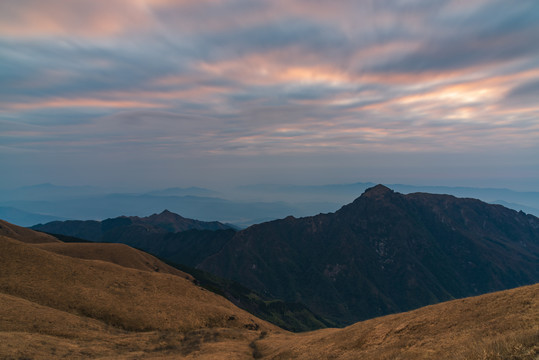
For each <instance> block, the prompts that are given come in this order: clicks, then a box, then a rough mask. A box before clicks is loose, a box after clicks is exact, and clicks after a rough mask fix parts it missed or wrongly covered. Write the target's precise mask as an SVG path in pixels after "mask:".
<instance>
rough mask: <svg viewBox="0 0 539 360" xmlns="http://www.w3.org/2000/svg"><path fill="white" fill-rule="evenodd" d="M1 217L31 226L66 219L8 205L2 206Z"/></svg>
mask: <svg viewBox="0 0 539 360" xmlns="http://www.w3.org/2000/svg"><path fill="white" fill-rule="evenodd" d="M0 219H5V220H6V221H9V222H10V223H13V224H17V225H19V226H31V225H35V224H39V223H46V222H50V221H56V220H65V219H64V218H61V217H58V216H51V215H44V214H36V213H31V212H28V211H23V210H19V209H17V208H14V207H7V206H0Z"/></svg>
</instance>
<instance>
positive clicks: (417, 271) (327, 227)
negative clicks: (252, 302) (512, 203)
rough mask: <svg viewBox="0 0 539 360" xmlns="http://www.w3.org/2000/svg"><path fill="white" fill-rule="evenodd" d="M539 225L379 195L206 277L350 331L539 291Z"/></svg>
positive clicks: (213, 260) (438, 200)
mask: <svg viewBox="0 0 539 360" xmlns="http://www.w3.org/2000/svg"><path fill="white" fill-rule="evenodd" d="M538 263H539V219H538V218H537V217H534V216H532V215H526V214H524V213H522V212H520V213H519V212H516V211H514V210H510V209H507V208H504V207H503V206H500V205H489V204H486V203H484V202H481V201H479V200H475V199H464V198H455V197H454V196H450V195H434V194H426V193H413V194H408V195H402V194H400V193H396V192H394V191H392V190H390V189H389V188H387V187H385V186H382V185H378V186H375V187H372V188H370V189H368V190H366V191H365V192H364V193H363V195H362V196H361V197H359V198H358V199H356V200H355V201H354V202H353V203H351V204H349V205H346V206H344V207H342V208H341V209H340V210H338V211H337V212H335V213H330V214H320V215H317V216H313V217H305V218H299V219H297V218H294V217H287V218H285V219H282V220H276V221H271V222H267V223H263V224H258V225H253V226H251V227H249V228H247V229H245V230H242V231H240V232H238V233H236V234H235V235H234V237H233V238H232V239H231V240H230V241H228V242H227V243H226V244H225V245H224V247H223V249H222V250H221V251H219V252H218V253H216V254H215V255H212V256H210V257H208V258H207V259H205V260H204V261H202V262H201V263H200V264H198V265H197V267H198V268H200V269H203V270H206V271H209V272H211V273H214V274H217V275H219V276H223V277H226V278H230V279H234V280H236V281H239V282H240V283H242V284H243V285H245V286H247V287H249V288H252V289H254V290H256V291H259V292H262V293H264V294H267V295H268V296H271V297H276V298H280V299H283V300H285V301H297V302H302V303H305V304H306V305H307V306H308V307H309V308H310V309H312V310H313V311H315V312H316V313H319V314H321V315H323V316H325V317H326V318H329V319H331V320H333V321H336V322H338V323H341V324H350V323H352V322H355V321H358V320H362V319H366V318H371V317H375V316H379V315H383V314H388V313H393V312H400V311H406V310H410V309H413V308H417V307H420V306H424V305H427V304H433V303H437V302H440V301H445V300H449V299H453V298H461V297H466V296H471V295H477V294H482V293H487V292H491V291H496V290H502V289H507V288H511V287H516V286H520V285H524V284H532V283H535V282H537V281H539V269H538V267H537V264H538Z"/></svg>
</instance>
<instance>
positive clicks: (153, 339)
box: [0, 223, 539, 359]
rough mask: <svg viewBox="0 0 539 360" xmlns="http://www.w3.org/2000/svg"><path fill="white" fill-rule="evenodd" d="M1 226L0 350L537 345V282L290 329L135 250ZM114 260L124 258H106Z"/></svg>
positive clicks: (334, 354) (77, 352) (27, 353)
mask: <svg viewBox="0 0 539 360" xmlns="http://www.w3.org/2000/svg"><path fill="white" fill-rule="evenodd" d="M2 229H3V231H4V232H3V233H2V234H1V235H0V358H5V359H26V358H31V359H50V358H97V359H112V358H114V359H133V358H148V359H149V358H152V359H178V358H183V359H253V358H254V359H328V358H336V359H357V358H361V359H390V358H401V359H488V358H492V359H505V358H507V359H509V358H512V359H534V358H535V357H536V356H537V354H538V351H539V347H538V345H537V344H538V343H539V342H538V341H537V340H538V339H539V312H537V309H538V308H539V285H533V286H528V287H522V288H518V289H513V290H509V291H504V292H499V293H492V294H488V295H483V296H479V297H474V298H467V299H461V300H455V301H451V302H447V303H442V304H437V305H433V306H429V307H426V308H422V309H418V310H415V311H412V312H408V313H401V314H395V315H389V316H386V317H381V318H376V319H371V320H368V321H365V322H361V323H357V324H354V325H352V326H349V327H347V328H344V329H324V330H318V331H314V332H308V333H302V334H293V333H289V332H286V331H282V330H280V329H278V328H276V327H274V326H272V325H270V324H268V323H266V322H264V321H263V320H260V319H257V318H256V317H254V316H252V315H250V314H248V313H246V312H244V311H242V310H241V309H239V308H237V307H235V306H234V305H233V304H231V303H230V302H228V301H227V300H226V299H224V298H223V297H220V296H218V295H215V294H213V293H211V292H209V291H206V290H204V289H201V288H200V287H198V286H196V285H195V284H193V282H192V280H191V279H189V278H186V276H185V274H182V273H181V272H178V273H176V274H173V273H166V271H167V270H166V269H167V268H166V266H165V265H164V264H160V263H159V260H157V259H155V258H153V259H152V257H151V256H149V255H144V254H142V253H140V251H138V250H134V249H128V248H127V247H123V246H116V245H114V244H113V246H103V249H102V250H99V251H98V249H99V248H100V247H101V246H102V244H90V245H91V246H92V247H91V248H87V249H77V246H78V245H79V244H76V243H70V244H66V245H65V247H64V245H63V244H62V243H60V242H58V241H56V242H47V243H39V242H36V240H35V239H36V237H37V236H39V234H37V233H34V234H32V233H31V232H26V235H20V230H21V229H19V228H17V227H15V226H13V225H11V224H7V223H2ZM6 231H10V232H11V233H12V234H13V233H15V234H19V235H20V237H19V238H18V239H15V238H13V237H10V236H6V235H4V233H5V232H6ZM26 236H30V237H31V239H27V238H26ZM45 241H47V240H46V239H45ZM58 244H59V245H58ZM83 245H84V246H90V245H88V244H83ZM46 248H48V249H46ZM87 252H88V253H89V254H90V255H88V256H86V255H83V254H85V253H87ZM60 253H64V254H65V255H61V254H60ZM100 254H102V255H100ZM67 255H69V256H67ZM139 256H143V258H144V259H146V260H148V261H149V260H151V261H153V264H154V265H158V266H159V269H160V270H159V271H157V270H156V269H155V268H153V267H148V266H146V265H144V261H143V262H142V263H141V262H139V261H135V260H134V259H137V258H139ZM80 257H85V258H80ZM90 258H91V259H90ZM120 258H121V259H122V260H121V261H123V262H124V263H125V264H126V265H127V267H126V266H121V265H119V264H117V263H113V262H120V260H114V259H120ZM129 259H133V260H129ZM111 261H112V262H111Z"/></svg>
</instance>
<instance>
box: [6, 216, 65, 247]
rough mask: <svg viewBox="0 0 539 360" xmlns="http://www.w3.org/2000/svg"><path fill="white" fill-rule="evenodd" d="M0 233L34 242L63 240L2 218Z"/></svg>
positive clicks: (57, 241) (23, 240) (58, 241)
mask: <svg viewBox="0 0 539 360" xmlns="http://www.w3.org/2000/svg"><path fill="white" fill-rule="evenodd" d="M0 235H3V236H6V237H9V238H11V239H15V240H19V241H22V242H26V243H32V244H37V243H51V242H52V243H54V242H56V243H60V242H61V241H60V240H58V239H57V238H55V237H54V236H51V235H48V234H44V233H40V232H37V231H34V230H30V229H27V228H24V227H20V226H17V225H13V224H10V223H8V222H7V221H4V220H0Z"/></svg>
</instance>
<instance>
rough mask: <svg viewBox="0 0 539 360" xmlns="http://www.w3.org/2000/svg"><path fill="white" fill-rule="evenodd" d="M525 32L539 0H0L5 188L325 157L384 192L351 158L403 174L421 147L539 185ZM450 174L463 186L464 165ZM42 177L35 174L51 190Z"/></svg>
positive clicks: (534, 93) (537, 65)
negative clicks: (140, 171) (77, 175)
mask: <svg viewBox="0 0 539 360" xmlns="http://www.w3.org/2000/svg"><path fill="white" fill-rule="evenodd" d="M538 38H539V3H538V2H537V1H535V0H522V1H518V2H507V1H504V0H499V1H497V0H488V1H487V0H467V1H461V0H452V1H450V0H447V1H442V0H435V1H432V0H428V1H426V0H371V1H367V0H366V1H339V2H330V1H307V0H293V1H251V0H234V1H215V0H205V1H196V2H194V1H167V0H138V1H132V0H113V1H107V2H98V1H82V0H81V1H61V0H52V1H47V2H43V1H39V0H25V1H5V2H2V4H0V82H1V84H2V86H1V87H0V128H1V129H2V131H1V133H0V147H1V151H2V154H3V155H5V156H3V157H2V159H1V161H2V164H4V165H3V166H5V167H7V168H9V169H12V170H13V174H14V175H12V177H11V178H9V180H6V184H8V182H9V181H11V182H18V181H20V179H19V178H18V177H21V176H23V172H22V171H16V170H15V168H17V167H18V166H21V167H24V166H28V167H32V166H33V167H34V168H35V167H36V164H38V163H40V164H47V166H48V168H50V169H53V168H54V169H57V170H59V169H63V171H60V172H61V173H62V174H64V176H65V173H67V171H65V167H69V168H71V169H73V171H75V172H84V171H87V172H92V173H95V172H103V173H106V172H108V173H110V172H114V171H115V169H117V164H118V163H125V164H136V163H139V162H144V163H146V164H149V163H153V165H148V166H150V167H151V168H153V169H154V170H155V171H160V170H159V169H161V168H160V166H162V167H163V169H164V168H166V169H169V170H167V171H165V173H166V174H167V176H169V177H171V178H173V179H174V180H173V181H177V182H182V181H183V182H186V181H197V176H195V175H189V176H187V175H185V172H186V171H185V170H189V169H192V171H191V173H198V174H200V177H206V178H207V177H208V176H209V177H211V176H212V174H215V173H222V171H223V169H222V168H223V167H224V168H228V169H236V173H237V174H238V177H241V176H245V175H246V174H247V173H248V172H249V171H250V170H249V169H252V167H253V166H255V165H253V164H256V163H259V162H266V163H267V164H268V168H267V173H270V172H272V171H282V172H283V176H285V177H286V174H287V172H286V171H289V168H290V167H292V168H302V166H307V167H308V164H310V163H313V160H309V159H316V158H320V159H323V158H325V157H327V156H330V157H331V159H332V160H331V161H332V162H336V163H337V164H339V167H338V169H340V170H339V171H341V172H343V169H345V168H346V167H347V166H349V165H353V166H360V167H364V168H365V169H370V170H371V173H373V174H379V175H378V178H380V180H382V181H387V182H391V181H394V180H396V179H398V176H396V175H395V173H394V175H391V171H390V170H383V171H382V170H380V167H379V166H377V165H376V161H366V160H365V158H364V157H365V154H370V155H371V158H372V159H378V160H379V161H380V162H381V161H386V160H387V159H388V158H389V159H391V158H394V159H399V160H398V161H396V164H388V165H387V166H389V167H393V168H399V169H400V170H395V171H401V172H402V171H405V169H406V168H407V166H405V165H406V163H407V162H408V163H409V164H410V167H409V168H410V169H415V170H410V171H412V172H411V173H410V174H408V175H406V176H410V177H411V178H412V177H413V176H412V175H413V172H414V171H415V172H417V169H418V168H419V167H420V165H418V164H417V159H418V158H422V156H425V154H439V155H440V157H439V158H438V159H441V158H445V157H447V156H451V154H453V155H454V156H456V158H459V159H465V158H467V156H466V155H465V154H475V155H474V156H473V158H474V159H476V161H477V162H478V163H479V164H486V163H489V162H491V161H490V159H491V157H492V156H495V157H497V158H499V159H505V160H504V161H506V163H500V164H493V165H492V168H489V169H484V174H485V176H484V177H485V178H489V177H492V176H491V175H489V174H492V173H497V172H498V171H499V170H500V169H512V170H511V171H516V172H517V175H516V177H517V178H520V179H521V180H523V182H526V183H527V184H528V185H529V184H530V183H533V182H534V181H539V173H538V172H539V170H537V169H539V161H538V160H531V159H533V158H534V157H533V156H531V155H532V154H538V153H539V141H538V140H537V139H539V102H538V101H537V99H538V98H539V85H538V84H539V47H538V46H536V45H535V43H536V42H537V39H538ZM481 154H482V155H481ZM501 154H505V157H503V156H498V155H501ZM507 154H509V155H507ZM95 157H97V158H99V159H100V161H95V160H90V159H92V158H95ZM354 158H355V159H363V160H357V161H356V162H354V164H350V159H354ZM538 158H539V157H538ZM30 159H33V160H30ZM291 159H294V161H295V162H296V163H294V164H295V165H286V164H289V163H291V162H292V160H291ZM383 159H385V160H383ZM460 161H461V160H459V162H460ZM193 162H194V163H196V164H199V163H200V162H203V163H206V164H207V168H205V169H204V170H201V167H200V166H199V165H193ZM436 162H437V160H434V159H433V160H432V161H431V162H430V163H429V162H427V163H424V164H423V166H424V167H427V168H428V167H429V166H431V168H432V169H435V168H438V166H437V165H436ZM238 163H243V164H244V168H243V170H242V171H237V170H238V169H237V168H238ZM156 164H159V165H156ZM216 164H219V165H216ZM305 164H307V165H305ZM399 164H400V165H399ZM515 164H517V165H515ZM451 165H454V169H455V171H460V173H459V174H460V175H459V176H460V178H461V179H466V170H463V169H462V168H463V167H464V168H469V167H470V166H472V167H473V165H471V164H469V165H466V166H464V165H463V164H462V163H457V164H447V166H449V167H450V166H451ZM129 166H133V165H129ZM328 166H329V165H328ZM331 166H335V164H332V165H331ZM513 166H517V169H516V170H515V169H513V168H512V167H513ZM37 169H39V167H38V168H37ZM84 169H86V170H84ZM174 169H175V170H174ZM377 169H378V170H377ZM42 171H43V169H41V170H36V171H35V173H34V174H33V175H35V176H36V177H38V178H40V177H41V178H43V180H45V181H50V180H51V179H50V177H51V176H52V175H51V174H50V173H47V172H46V173H45V174H43V173H42ZM122 171H126V172H127V173H129V172H132V171H134V170H133V169H132V168H129V167H128V166H127V165H126V168H125V169H123V170H122ZM161 171H164V170H161ZM260 171H261V174H263V173H264V171H263V169H261V170H260ZM305 171H306V173H308V172H309V171H307V168H306V169H305ZM310 171H311V172H312V174H315V173H316V172H317V171H321V172H322V173H323V172H324V167H323V166H318V165H317V166H314V167H311V170H310ZM377 171H378V172H377ZM187 172H189V171H187ZM501 172H502V173H504V172H505V170H504V171H501ZM344 173H345V172H343V174H344ZM359 175H361V174H360V173H358V172H356V173H351V174H350V176H352V177H354V176H359ZM265 176H267V174H265V175H264V174H263V175H261V177H262V178H265ZM392 176H393V177H392ZM426 176H427V177H428V175H426ZM431 176H434V175H433V174H432V173H431ZM474 176H476V177H480V174H476V175H474ZM229 177H230V179H229V180H230V181H231V182H234V181H235V182H241V179H234V176H233V175H232V174H231V175H230V176H229ZM434 177H435V176H434ZM434 177H433V179H434ZM512 177H515V175H513V176H512ZM114 179H116V180H118V181H120V180H121V176H120V175H118V176H115V177H111V181H112V180H114ZM291 179H293V180H298V181H304V180H305V181H306V180H308V179H309V178H306V179H300V176H299V177H297V179H296V177H294V176H291ZM311 179H312V178H311ZM386 179H387V180H386ZM53 180H54V179H53ZM253 180H254V181H255V180H256V179H255V178H253ZM324 180H325V179H324ZM324 180H320V181H324ZM327 180H328V181H329V180H331V177H327ZM335 180H337V178H335ZM363 180H371V178H367V179H363ZM438 180H439V179H438ZM498 180H499V181H502V180H503V177H499V179H498ZM513 180H514V179H513ZM513 180H512V181H513ZM141 181H143V182H146V183H148V182H149V181H150V178H149V177H146V178H144V179H141ZM411 181H414V180H413V178H412V179H411ZM23 182H30V179H29V178H27V179H25V180H23Z"/></svg>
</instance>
